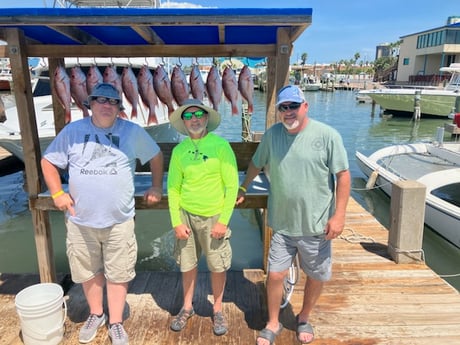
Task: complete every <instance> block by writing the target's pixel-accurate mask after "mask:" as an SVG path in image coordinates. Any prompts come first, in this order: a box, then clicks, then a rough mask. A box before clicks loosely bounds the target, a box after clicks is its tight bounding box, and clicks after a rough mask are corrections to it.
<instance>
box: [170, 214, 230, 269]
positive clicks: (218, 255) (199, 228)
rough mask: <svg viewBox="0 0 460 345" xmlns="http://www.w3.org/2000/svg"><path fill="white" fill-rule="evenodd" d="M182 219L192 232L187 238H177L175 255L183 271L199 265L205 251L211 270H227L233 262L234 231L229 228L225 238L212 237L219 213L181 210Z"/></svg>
mask: <svg viewBox="0 0 460 345" xmlns="http://www.w3.org/2000/svg"><path fill="white" fill-rule="evenodd" d="M181 219H182V222H183V224H186V225H187V226H188V227H189V228H190V229H192V233H191V235H190V237H189V238H188V239H186V240H178V239H176V243H175V247H174V257H175V258H176V262H177V264H178V265H179V267H180V271H181V272H188V271H190V270H192V269H194V268H195V267H196V266H197V265H198V260H199V259H200V257H201V254H202V253H203V254H204V255H205V256H206V263H207V265H208V269H209V271H211V272H217V273H219V272H225V271H227V270H228V269H229V268H230V266H231V264H232V247H231V246H230V237H231V234H232V231H231V230H230V228H227V232H226V233H225V236H224V238H222V239H220V240H218V239H215V238H212V237H211V229H212V227H213V226H214V224H215V223H217V220H218V219H219V215H216V216H213V217H203V216H198V215H194V214H191V213H188V212H187V211H185V210H181Z"/></svg>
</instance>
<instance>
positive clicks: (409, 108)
mask: <svg viewBox="0 0 460 345" xmlns="http://www.w3.org/2000/svg"><path fill="white" fill-rule="evenodd" d="M440 71H441V72H449V73H452V75H451V77H450V79H449V81H448V83H447V85H446V86H445V87H444V88H443V89H438V88H433V87H432V88H426V87H425V88H423V87H421V86H413V87H410V86H405V87H401V88H380V89H372V90H361V91H359V95H367V96H369V97H370V98H372V100H373V101H374V102H375V103H377V104H379V105H380V108H381V109H384V110H385V112H387V113H392V114H393V115H394V116H413V114H414V104H415V101H416V97H420V115H421V117H443V118H445V117H448V116H449V115H450V114H451V113H452V112H455V110H456V109H457V107H458V106H459V105H458V102H457V98H458V97H460V63H452V64H451V65H450V66H449V67H442V68H440ZM417 101H418V100H417ZM457 110H459V109H457Z"/></svg>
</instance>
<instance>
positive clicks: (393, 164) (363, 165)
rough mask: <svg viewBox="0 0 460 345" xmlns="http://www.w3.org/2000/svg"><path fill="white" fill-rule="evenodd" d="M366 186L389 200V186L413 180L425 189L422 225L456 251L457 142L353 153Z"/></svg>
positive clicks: (459, 226) (459, 211)
mask: <svg viewBox="0 0 460 345" xmlns="http://www.w3.org/2000/svg"><path fill="white" fill-rule="evenodd" d="M356 159H357V163H358V166H359V167H360V169H361V171H362V172H363V173H364V174H365V175H366V176H367V177H368V178H369V180H368V184H367V187H368V188H371V187H372V186H373V185H374V184H375V187H377V188H380V189H381V190H383V191H384V192H385V193H386V194H387V195H389V196H390V197H391V190H392V184H393V183H395V182H397V181H400V180H415V181H418V182H420V183H422V184H424V185H425V186H426V200H425V220H424V221H425V224H426V225H428V226H429V227H431V228H432V229H433V230H434V231H436V232H437V233H439V234H440V235H441V236H442V237H444V238H445V239H447V240H448V241H449V242H451V243H453V244H454V245H455V246H457V247H459V248H460V143H459V142H448V143H447V142H446V143H442V141H434V142H432V143H414V144H401V145H392V146H388V147H385V148H382V149H380V150H377V151H376V152H374V153H372V154H371V155H369V156H366V155H364V154H362V153H360V152H356Z"/></svg>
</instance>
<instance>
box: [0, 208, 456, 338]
mask: <svg viewBox="0 0 460 345" xmlns="http://www.w3.org/2000/svg"><path fill="white" fill-rule="evenodd" d="M387 237H388V231H387V230H386V229H385V228H384V227H383V226H381V225H380V224H379V223H378V222H377V221H376V220H375V219H374V218H373V217H372V216H371V215H370V214H369V213H367V212H366V211H365V210H364V209H363V208H362V207H361V206H360V205H359V204H357V203H356V202H355V201H354V200H350V204H349V207H348V212H347V224H346V230H345V231H344V233H343V236H342V238H340V239H337V240H334V244H333V247H334V275H333V279H332V280H331V281H330V282H328V283H327V284H326V286H325V289H324V291H323V294H322V296H321V297H320V299H319V301H318V304H317V306H316V308H315V310H314V313H313V315H312V317H311V322H312V323H313V325H314V327H315V331H316V340H315V342H314V343H313V344H315V345H319V344H323V345H326V344H327V345H336V344H337V345H338V344H341V345H343V344H350V345H373V344H385V345H390V344H391V345H393V344H394V345H402V344H404V345H408V344H410V345H425V344H426V345H428V344H430V345H431V344H460V295H459V293H458V292H457V291H456V290H455V289H454V288H453V287H451V286H450V285H449V284H447V283H446V282H445V281H444V280H442V279H441V278H439V277H438V276H437V275H436V274H435V273H434V272H433V271H432V270H431V269H429V268H428V267H427V266H426V265H425V264H423V263H421V264H399V265H398V264H395V263H394V262H392V261H391V260H390V259H389V257H388V255H387V253H386V249H387V248H386V243H387ZM0 278H1V285H0V313H1V314H0V315H2V322H1V323H0V335H1V336H0V344H1V345H19V344H22V341H21V338H20V323H19V320H18V317H17V314H16V310H15V306H14V295H15V293H17V292H18V291H20V290H21V289H22V288H23V287H25V286H28V285H31V284H33V283H37V282H38V277H37V276H23V275H19V276H15V275H5V274H2V275H1V277H0ZM64 278H67V281H66V282H65V283H63V285H64V286H68V287H69V289H68V291H67V295H68V296H69V299H68V302H67V303H68V310H69V311H68V318H67V320H66V323H65V326H66V328H65V334H64V339H63V341H62V344H64V345H66V344H69V345H70V344H72V345H73V344H78V330H79V328H80V327H81V325H82V323H83V321H84V319H85V317H86V316H87V312H88V310H87V307H86V303H85V301H84V298H83V294H82V290H81V287H80V286H79V285H72V284H69V283H68V277H64ZM304 282H305V277H304V276H301V279H300V280H299V282H298V284H297V285H296V290H295V291H294V295H293V297H292V300H291V302H292V303H291V305H289V306H288V307H287V308H286V309H285V310H283V311H282V313H281V321H282V322H283V324H284V326H285V330H284V331H283V332H282V333H281V335H280V336H278V337H277V339H276V342H275V344H278V345H281V344H283V345H284V344H297V343H298V342H297V341H296V338H295V321H294V320H295V315H296V313H297V312H298V311H299V309H300V305H301V303H302V300H301V296H302V294H301V293H302V286H303V284H304ZM181 295H182V289H181V281H180V275H179V274H178V273H174V272H139V273H138V276H137V277H136V279H135V280H134V281H133V282H132V284H131V285H130V289H129V294H128V298H127V306H126V308H125V317H126V318H127V319H126V321H125V327H126V329H127V331H128V334H129V336H130V344H131V345H147V344H149V345H150V344H159V345H163V344H164V345H169V344H179V345H192V344H193V345H195V344H200V345H208V344H209V345H211V344H212V345H214V344H235V345H242V344H254V343H255V338H256V336H257V332H258V331H259V330H260V329H261V328H263V326H264V323H265V319H266V315H267V314H266V307H265V306H266V296H265V288H264V275H263V272H262V271H261V270H245V271H244V272H230V273H229V276H228V284H227V287H226V291H225V297H224V312H225V314H226V315H227V317H228V319H229V324H230V331H229V333H228V334H226V335H224V336H222V337H216V336H214V335H213V333H212V325H211V319H210V316H211V310H212V309H211V308H212V306H211V301H212V297H211V296H212V295H211V289H210V284H209V274H208V273H200V274H199V280H198V286H197V291H196V298H195V300H196V304H195V309H196V312H197V315H196V316H194V317H193V318H191V319H190V321H189V324H188V326H187V328H186V329H185V330H184V331H182V332H180V333H175V332H172V331H170V330H169V322H170V320H171V315H175V314H176V313H177V312H178V311H179V308H180V304H181ZM92 344H107V345H108V344H110V341H109V340H108V338H107V331H106V329H101V330H100V331H99V333H98V336H97V337H96V339H95V340H94V341H93V342H92Z"/></svg>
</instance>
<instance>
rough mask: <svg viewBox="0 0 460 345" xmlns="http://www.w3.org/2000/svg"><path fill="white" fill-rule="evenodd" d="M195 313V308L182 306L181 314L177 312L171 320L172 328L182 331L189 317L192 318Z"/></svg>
mask: <svg viewBox="0 0 460 345" xmlns="http://www.w3.org/2000/svg"><path fill="white" fill-rule="evenodd" d="M193 315H195V311H194V310H193V309H191V310H185V309H184V308H182V309H181V310H180V312H179V314H177V315H176V317H175V318H174V319H173V320H172V321H171V325H170V327H171V329H172V330H173V331H175V332H179V331H181V330H182V329H183V328H184V327H185V325H186V324H187V321H188V319H190V318H191V317H192V316H193Z"/></svg>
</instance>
